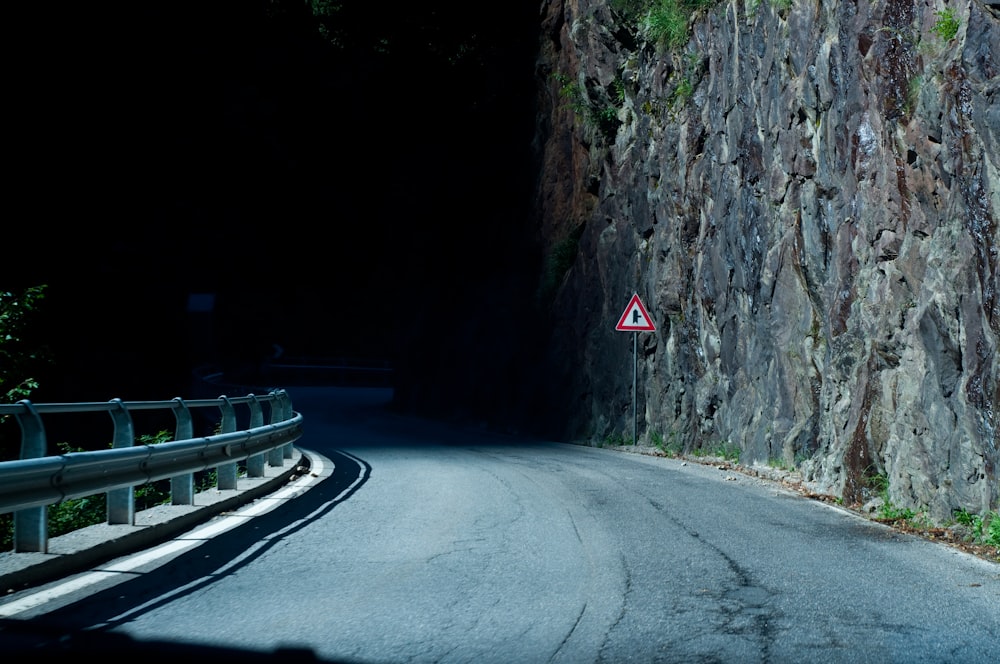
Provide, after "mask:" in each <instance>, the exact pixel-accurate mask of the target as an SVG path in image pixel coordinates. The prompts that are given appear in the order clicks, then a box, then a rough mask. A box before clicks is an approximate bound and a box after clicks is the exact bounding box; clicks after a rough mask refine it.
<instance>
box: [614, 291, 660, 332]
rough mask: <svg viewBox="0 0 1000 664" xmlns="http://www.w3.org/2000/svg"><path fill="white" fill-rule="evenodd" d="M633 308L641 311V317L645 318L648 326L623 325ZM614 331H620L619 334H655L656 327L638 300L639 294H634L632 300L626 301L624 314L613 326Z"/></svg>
mask: <svg viewBox="0 0 1000 664" xmlns="http://www.w3.org/2000/svg"><path fill="white" fill-rule="evenodd" d="M633 306H637V307H639V311H641V312H642V315H643V316H645V317H646V320H647V321H649V325H648V326H645V327H635V326H630V325H627V324H626V323H625V319H626V318H628V313H629V312H630V311H632V307H633ZM615 329H616V330H618V331H620V332H655V331H656V326H655V325H653V319H652V318H651V317H650V315H649V313H647V312H646V307H645V306H643V304H642V300H640V299H639V294H638V293H636V294H634V295H633V296H632V299H631V300H629V301H628V306H627V307H625V312H624V313H622V317H621V318H620V319H619V320H618V324H617V325H615Z"/></svg>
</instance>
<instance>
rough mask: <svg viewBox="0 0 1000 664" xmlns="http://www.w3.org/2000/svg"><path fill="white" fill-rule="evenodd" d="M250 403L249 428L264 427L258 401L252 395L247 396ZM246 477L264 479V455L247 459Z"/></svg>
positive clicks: (260, 454) (256, 455) (255, 455)
mask: <svg viewBox="0 0 1000 664" xmlns="http://www.w3.org/2000/svg"><path fill="white" fill-rule="evenodd" d="M249 397H250V401H249V403H248V405H249V406H250V428H251V429H256V428H257V427H262V426H264V414H263V412H261V409H260V400H259V399H257V397H256V396H255V395H253V394H250V395H249ZM247 477H264V453H263V452H261V453H259V454H254V455H252V456H250V457H248V458H247Z"/></svg>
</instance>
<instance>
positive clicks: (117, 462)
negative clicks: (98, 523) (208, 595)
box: [0, 390, 302, 553]
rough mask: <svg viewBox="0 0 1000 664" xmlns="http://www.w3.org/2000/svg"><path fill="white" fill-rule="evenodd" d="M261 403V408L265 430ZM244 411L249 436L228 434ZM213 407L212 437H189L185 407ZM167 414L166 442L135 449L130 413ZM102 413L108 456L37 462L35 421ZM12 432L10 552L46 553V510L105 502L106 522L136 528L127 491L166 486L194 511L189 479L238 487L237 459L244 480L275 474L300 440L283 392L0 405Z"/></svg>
mask: <svg viewBox="0 0 1000 664" xmlns="http://www.w3.org/2000/svg"><path fill="white" fill-rule="evenodd" d="M262 404H268V405H269V423H268V424H264V412H263V408H262ZM240 405H245V406H247V407H248V408H249V428H248V429H245V430H242V431H237V430H236V426H237V415H236V408H235V407H236V406H240ZM196 408H218V409H219V410H220V411H221V416H222V419H221V425H220V427H219V428H220V433H218V434H216V435H211V436H206V437H201V438H195V437H194V422H193V419H192V416H191V409H196ZM165 409H169V410H170V411H172V412H173V415H174V418H175V421H176V430H175V435H174V440H173V441H172V442H165V443H158V444H154V445H135V428H134V426H133V423H132V417H131V414H130V413H131V412H134V411H139V410H165ZM85 412H107V413H109V414H110V415H111V419H112V420H113V422H114V438H113V441H112V447H111V449H107V450H99V451H94V452H70V453H67V454H62V455H59V456H46V453H47V442H46V437H45V427H44V425H43V424H42V418H41V416H42V415H43V414H52V413H85ZM3 415H12V416H14V417H15V418H16V419H17V422H18V424H19V425H20V427H21V455H20V456H21V458H20V459H18V460H14V461H4V462H0V514H3V513H7V512H13V513H14V551H16V552H32V551H33V552H42V553H47V552H48V526H47V508H48V506H49V505H53V504H55V503H59V502H62V501H64V500H69V499H71V498H83V497H85V496H90V495H94V494H97V493H106V494H107V516H108V523H109V524H127V525H135V495H134V490H135V487H136V486H141V485H143V484H146V483H148V482H155V481H157V480H163V479H168V478H169V479H170V487H171V488H170V492H171V503H172V504H174V505H192V504H194V494H195V491H194V473H196V472H199V471H203V470H210V469H213V468H214V469H215V470H216V474H217V486H218V488H219V489H236V488H237V475H238V468H237V464H238V463H239V462H240V461H244V460H245V461H246V472H247V476H248V477H263V476H264V469H265V464H267V465H269V466H272V467H273V466H279V467H280V466H282V465H283V463H284V459H289V458H291V457H292V442H294V441H295V440H297V439H298V438H299V437H300V436H301V435H302V415H301V414H298V413H295V412H294V411H292V406H291V400H290V399H289V397H288V394H287V393H286V392H285V391H284V390H275V391H272V392H270V393H269V394H267V395H261V396H258V395H254V394H248V395H247V396H244V397H233V398H230V397H226V396H220V397H218V398H217V399H196V400H187V401H185V400H184V399H181V398H175V399H172V400H170V401H132V402H125V401H122V400H120V399H112V400H111V401H108V402H85V403H49V404H33V403H31V402H30V401H27V400H24V401H19V402H17V403H16V404H3V405H0V416H3Z"/></svg>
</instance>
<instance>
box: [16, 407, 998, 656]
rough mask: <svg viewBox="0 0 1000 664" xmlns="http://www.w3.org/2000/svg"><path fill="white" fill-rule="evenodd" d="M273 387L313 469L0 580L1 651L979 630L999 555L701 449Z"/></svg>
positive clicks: (946, 648)
mask: <svg viewBox="0 0 1000 664" xmlns="http://www.w3.org/2000/svg"><path fill="white" fill-rule="evenodd" d="M289 392H290V394H291V396H292V399H293V403H294V407H295V409H296V410H297V411H299V412H302V413H303V415H304V416H305V432H306V433H305V435H304V437H303V438H302V439H301V440H300V441H299V444H300V446H301V447H302V448H303V449H304V450H306V451H307V453H308V456H309V457H310V459H311V462H312V475H313V476H311V477H308V478H303V479H302V480H300V482H299V485H297V486H298V487H299V488H297V489H294V492H295V493H296V494H297V495H296V496H295V497H294V498H291V499H288V500H285V501H283V502H281V503H280V506H279V507H278V508H276V509H271V510H270V511H263V512H259V513H258V514H256V515H255V516H251V515H250V513H246V514H244V513H239V512H238V513H236V514H234V515H230V516H228V517H223V518H222V519H221V520H220V523H219V524H218V527H217V528H216V531H217V532H218V534H215V535H214V536H211V537H210V536H208V535H207V534H206V535H204V536H202V535H198V534H194V535H192V536H191V537H192V538H193V539H197V540H198V546H197V547H196V548H187V549H184V550H174V551H172V552H171V551H169V550H168V551H167V553H165V554H164V555H163V556H162V557H158V556H154V555H150V554H147V555H146V556H145V557H142V558H136V557H132V558H131V559H130V561H131V562H130V561H129V560H120V561H115V562H113V563H109V564H108V565H106V566H104V567H102V570H103V571H102V572H101V573H100V576H99V577H98V576H94V574H93V573H91V576H89V577H86V576H85V575H81V576H82V577H84V578H86V579H89V581H87V583H88V584H89V585H83V584H82V581H81V580H80V579H79V578H78V579H76V580H77V585H76V586H74V585H73V582H74V578H70V579H66V580H63V581H61V582H59V583H56V584H50V585H48V586H46V587H44V588H38V589H33V590H30V591H24V592H22V593H19V594H16V595H13V596H10V597H8V598H5V599H4V600H2V601H0V610H2V609H3V608H4V607H5V606H6V607H7V608H8V613H7V614H6V615H10V619H9V621H8V622H7V623H6V624H5V625H3V629H2V630H0V638H7V639H8V642H7V643H8V645H7V647H8V650H7V652H18V653H25V654H26V655H31V654H33V647H34V646H35V644H42V646H43V649H44V650H45V651H49V652H54V651H57V650H58V649H60V648H61V649H63V650H67V651H73V652H74V653H88V652H91V651H92V652H94V653H99V654H102V655H106V654H109V653H116V652H121V653H127V654H130V655H139V654H140V653H141V656H142V657H144V658H148V657H149V656H153V655H157V654H159V655H165V656H169V657H171V658H174V659H175V658H176V657H178V656H188V655H190V656H199V657H206V658H209V657H210V658H211V661H215V662H219V661H234V662H235V661H240V662H247V661H259V660H268V661H270V660H274V661H279V660H280V661H316V660H319V661H323V662H342V663H352V664H355V663H356V664H383V663H385V664H389V663H396V662H400V663H402V662H477V663H481V664H490V663H494V662H519V663H531V662H567V663H573V664H576V663H585V662H810V663H816V662H852V663H853V662H907V663H909V662H953V663H955V662H957V663H963V662H984V663H985V662H991V663H992V662H995V661H996V657H997V653H998V652H1000V566H998V565H995V564H993V563H990V562H987V561H985V560H982V559H979V558H975V557H973V556H969V555H967V554H964V553H961V552H959V551H957V550H954V549H951V548H948V547H945V546H942V545H938V544H935V543H932V542H928V541H925V540H922V539H919V538H914V537H910V536H907V535H903V534H900V533H897V532H895V531H893V530H891V529H889V528H886V527H883V526H880V525H878V524H874V523H870V522H867V521H865V520H862V519H860V518H858V517H856V516H854V515H852V514H850V513H848V512H846V511H843V510H840V509H837V508H835V507H830V506H828V505H826V504H823V503H819V502H814V501H810V500H808V499H805V498H802V497H801V496H799V495H797V494H793V493H790V492H786V491H784V490H782V489H780V488H779V487H777V486H776V485H774V484H771V483H769V482H766V481H763V480H758V479H754V478H750V477H746V476H743V475H739V474H735V473H727V472H721V471H719V470H717V469H715V468H713V467H710V466H701V465H697V464H685V463H684V462H682V461H679V460H674V459H663V458H656V457H643V456H639V455H631V454H621V453H617V452H612V451H608V450H602V449H595V448H588V447H581V446H573V445H564V444H555V443H541V442H540V443H529V442H524V441H521V440H518V439H513V438H506V437H503V436H500V435H496V434H491V433H488V432H485V431H476V430H468V429H460V428H458V427H449V426H447V425H444V424H435V423H428V422H421V421H417V420H412V419H407V418H403V417H399V416H395V415H391V414H389V413H388V412H387V411H386V410H385V409H384V405H385V403H386V402H387V400H388V397H389V392H388V391H386V390H378V389H368V390H351V389H325V388H324V389H304V388H300V389H290V390H289ZM307 485H308V486H307ZM225 519H228V520H229V521H228V523H229V524H230V526H226V527H223V526H222V525H221V522H222V521H224V520H225ZM210 525H211V524H210ZM94 579H98V581H94ZM74 588H76V589H74ZM18 607H24V608H23V609H21V608H18ZM15 608H16V609H17V612H16V613H13V614H12V613H11V612H12V611H13V610H14V609H15ZM0 615H4V614H3V613H2V611H0ZM11 644H12V645H11ZM3 646H4V641H2V640H0V647H3ZM4 661H5V662H6V661H8V659H7V657H6V656H5V657H4Z"/></svg>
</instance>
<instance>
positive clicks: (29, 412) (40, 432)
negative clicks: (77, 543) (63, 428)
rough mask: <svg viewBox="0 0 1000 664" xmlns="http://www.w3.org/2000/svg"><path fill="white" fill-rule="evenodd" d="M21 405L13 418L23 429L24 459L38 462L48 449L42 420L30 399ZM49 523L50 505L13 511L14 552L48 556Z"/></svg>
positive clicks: (23, 401) (22, 455)
mask: <svg viewBox="0 0 1000 664" xmlns="http://www.w3.org/2000/svg"><path fill="white" fill-rule="evenodd" d="M18 403H19V404H21V405H22V406H23V407H24V411H23V412H20V413H17V414H15V415H14V417H15V418H16V419H17V423H18V424H19V425H20V426H21V458H22V459H39V458H41V457H43V456H45V453H46V448H47V442H46V440H45V427H44V426H43V425H42V418H41V416H40V415H39V414H38V411H37V410H35V407H34V406H33V405H32V403H31V402H30V401H28V400H27V399H25V400H22V401H18ZM48 520H49V508H48V505H42V506H41V507H29V508H28V509H25V510H18V511H16V512H14V551H15V552H29V551H30V552H37V553H48V552H49V528H48Z"/></svg>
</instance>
